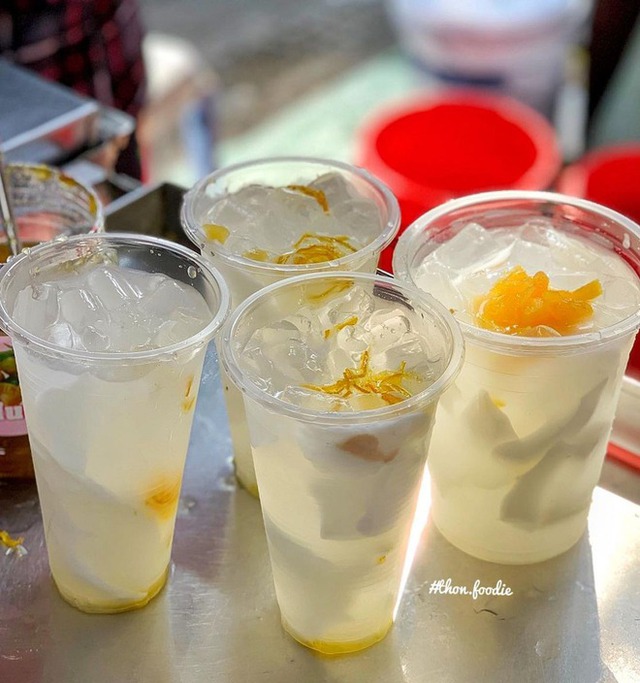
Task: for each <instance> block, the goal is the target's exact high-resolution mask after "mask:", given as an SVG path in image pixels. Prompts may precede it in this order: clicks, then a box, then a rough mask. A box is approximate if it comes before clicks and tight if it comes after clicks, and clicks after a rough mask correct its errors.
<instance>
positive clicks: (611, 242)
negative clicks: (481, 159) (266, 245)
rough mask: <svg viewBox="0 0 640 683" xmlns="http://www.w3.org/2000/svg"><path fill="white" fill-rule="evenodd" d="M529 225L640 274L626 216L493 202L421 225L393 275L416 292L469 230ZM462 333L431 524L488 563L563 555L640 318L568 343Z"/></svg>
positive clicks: (639, 246) (574, 202) (542, 203)
mask: <svg viewBox="0 0 640 683" xmlns="http://www.w3.org/2000/svg"><path fill="white" fill-rule="evenodd" d="M531 219H544V220H545V221H550V222H551V224H552V225H553V226H554V227H555V228H556V229H557V230H560V231H566V232H569V233H572V234H574V235H579V236H581V237H583V238H585V239H587V240H591V241H593V243H594V244H597V245H599V246H600V247H604V248H607V249H610V250H611V251H612V252H615V253H617V254H619V255H620V258H621V259H624V260H625V261H626V262H627V263H628V264H629V265H630V266H631V267H632V268H633V269H634V271H635V272H636V274H638V273H640V228H639V227H638V226H637V225H636V224H635V223H633V222H632V221H630V220H629V219H627V218H625V217H624V216H622V215H620V214H618V213H616V212H614V211H612V210H609V209H607V208H605V207H603V206H599V205H597V204H594V203H592V202H587V201H584V200H580V199H575V198H572V197H567V196H563V195H558V194H553V193H544V192H521V193H519V192H493V193H485V194H479V195H475V196H471V197H465V198H463V199H459V200H455V201H452V202H449V203H447V204H445V205H443V206H441V207H438V208H437V209H434V210H433V211H431V212H429V213H427V214H426V215H425V216H423V217H422V218H420V219H418V220H417V221H416V222H415V223H414V224H413V225H412V226H411V227H410V228H409V229H408V230H407V231H406V232H405V233H404V235H403V236H402V238H401V239H400V241H399V244H398V248H397V249H396V253H395V257H394V268H395V272H396V276H397V277H398V278H400V279H402V280H404V281H407V282H411V283H415V276H416V271H417V268H418V266H419V264H420V263H421V262H422V261H423V259H424V257H425V256H426V255H427V254H428V253H429V252H430V251H432V250H433V249H434V248H436V247H437V246H438V245H439V244H442V243H443V242H446V241H448V240H449V239H451V238H452V237H453V236H454V235H455V234H457V233H458V232H459V231H460V230H461V229H463V228H464V227H465V226H466V225H467V224H469V223H471V222H473V223H479V224H480V225H481V226H482V227H484V228H485V229H489V230H490V229H494V228H505V227H513V226H517V225H521V224H523V223H524V222H526V221H528V220H531ZM522 265H524V266H525V267H526V264H522ZM421 283H422V284H421V286H422V287H423V288H425V287H427V283H426V282H425V281H424V280H422V281H421ZM460 324H461V327H462V332H463V335H464V338H465V344H466V358H465V364H464V366H463V369H462V372H461V373H460V376H459V377H458V380H457V381H456V384H455V387H454V388H452V390H451V391H450V392H448V393H447V394H446V395H445V396H444V397H443V399H442V401H441V403H440V409H439V411H438V416H437V422H436V427H435V430H434V434H433V438H432V441H431V449H430V452H429V470H430V473H431V482H432V504H431V514H432V518H433V521H434V522H435V524H436V526H437V527H438V529H439V530H440V531H441V532H442V534H443V535H444V536H445V537H446V538H447V539H448V540H449V541H450V542H451V543H453V544H454V545H455V546H457V547H458V548H460V549H461V550H464V551H465V552H467V553H469V554H470V555H474V556H476V557H479V558H481V559H484V560H488V561H490V562H498V563H506V564H525V563H532V562H540V561H542V560H546V559H548V558H551V557H554V556H555V555H559V554H560V553H562V552H564V551H566V550H568V549H569V548H570V547H571V546H572V545H573V544H574V543H576V542H577V541H578V540H579V538H580V537H581V536H582V534H583V532H584V530H585V528H586V524H587V514H588V512H589V506H590V503H591V495H592V491H593V489H594V487H595V485H596V484H597V482H598V479H599V476H600V470H601V468H602V464H603V460H604V456H605V453H606V448H607V440H608V437H609V433H610V430H611V424H612V421H613V418H614V413H615V410H616V405H617V401H618V396H619V392H620V387H621V383H622V378H623V373H624V368H625V365H626V362H627V358H628V355H629V350H630V348H631V345H632V343H633V339H634V336H635V334H636V331H637V329H638V327H639V326H640V310H638V311H636V312H635V314H633V315H631V316H630V317H628V318H626V319H624V320H622V321H620V322H619V323H617V324H615V325H611V326H609V327H605V328H603V329H600V330H597V331H595V332H590V333H582V334H575V335H570V336H562V337H544V338H539V337H537V338H533V337H518V336H511V335H507V334H501V333H497V332H492V331H489V330H485V329H480V328H478V327H475V326H473V325H472V324H468V323H465V322H461V323H460ZM512 430H513V431H512ZM513 432H515V435H514V434H513Z"/></svg>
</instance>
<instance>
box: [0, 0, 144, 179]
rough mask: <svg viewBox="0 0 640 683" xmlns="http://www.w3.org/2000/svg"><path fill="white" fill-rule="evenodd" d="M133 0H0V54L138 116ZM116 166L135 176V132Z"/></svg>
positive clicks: (140, 71) (137, 25)
mask: <svg viewBox="0 0 640 683" xmlns="http://www.w3.org/2000/svg"><path fill="white" fill-rule="evenodd" d="M143 35H144V32H143V28H142V21H141V16H140V10H139V7H138V3H137V1H136V0H2V2H0V55H2V57H5V58H6V59H9V60H11V61H13V62H14V63H16V64H20V65H22V66H24V67H27V68H29V69H31V70H33V71H35V72H37V73H38V74H40V75H41V76H43V77H44V78H48V79H50V80H52V81H56V82H57V83H60V84H62V85H66V86H68V87H70V88H73V89H74V90H75V91H76V92H78V93H80V94H82V95H86V96H88V97H91V98H93V99H95V100H97V101H98V102H101V103H102V104H105V105H107V106H110V107H115V108H116V109H120V110H121V111H124V112H126V113H127V114H130V115H131V116H133V117H136V118H137V116H138V114H139V113H140V110H141V108H142V106H143V104H144V101H145V94H146V77H145V70H144V62H143V57H142V39H143ZM116 171H118V172H120V173H125V174H126V175H129V176H131V177H133V178H137V179H140V178H141V163H140V158H139V153H138V146H137V143H136V140H135V135H134V136H132V137H131V140H130V142H129V146H128V147H127V148H126V149H125V150H123V152H122V154H121V155H120V158H119V159H118V162H117V164H116Z"/></svg>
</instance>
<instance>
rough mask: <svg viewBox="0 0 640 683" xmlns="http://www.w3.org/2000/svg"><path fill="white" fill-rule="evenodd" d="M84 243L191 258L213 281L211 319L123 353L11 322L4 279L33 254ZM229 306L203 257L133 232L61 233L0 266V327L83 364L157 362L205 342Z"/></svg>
mask: <svg viewBox="0 0 640 683" xmlns="http://www.w3.org/2000/svg"><path fill="white" fill-rule="evenodd" d="M86 242H93V243H95V242H101V243H104V242H107V243H113V244H114V245H117V244H125V245H142V246H149V247H153V248H164V249H166V250H168V251H172V252H174V253H177V254H178V255H181V256H183V257H185V258H186V259H187V260H189V261H191V265H194V266H196V267H197V268H200V269H201V270H202V271H204V272H205V273H206V274H207V275H208V278H209V279H210V280H212V281H213V282H214V283H215V286H216V287H217V290H218V292H217V294H218V298H219V306H218V310H217V311H216V312H215V313H214V315H213V318H212V319H211V320H210V321H209V323H207V325H205V327H203V328H202V329H201V330H199V331H198V332H196V334H193V335H191V336H190V337H187V338H186V339H183V340H182V341H179V342H176V343H173V344H170V345H168V346H161V347H158V348H155V349H145V350H143V351H125V352H107V351H100V352H92V351H84V350H80V349H69V348H65V347H63V346H59V345H58V344H54V343H53V342H50V341H47V340H45V339H42V338H41V337H39V336H38V335H36V334H33V333H32V332H29V331H28V330H26V329H25V328H24V327H22V326H21V325H19V324H18V323H16V322H15V321H14V318H13V314H12V313H10V312H9V311H8V310H7V306H6V300H5V297H4V296H2V294H3V290H4V286H5V282H6V278H7V277H10V276H11V275H13V273H15V272H16V270H18V269H19V268H20V267H21V266H22V264H24V262H25V261H26V260H31V259H33V258H34V257H39V256H42V255H43V254H46V253H47V252H55V251H57V250H58V249H60V248H61V247H62V246H65V247H68V246H71V247H73V246H74V245H82V243H86ZM230 309H231V296H230V294H229V288H228V287H227V284H226V282H225V281H224V279H223V277H222V275H221V274H220V272H219V271H218V270H217V269H216V268H214V267H213V266H212V265H210V264H209V263H208V262H207V261H206V260H205V259H204V258H202V257H201V256H199V255H198V254H197V253H195V252H194V251H192V250H191V249H188V248H187V247H184V246H182V245H180V244H177V243H175V242H171V241H169V240H165V239H162V238H158V237H153V236H150V235H142V234H137V233H122V232H112V233H101V232H96V233H88V234H83V235H74V236H72V237H65V236H62V237H60V238H56V239H54V240H51V241H49V242H42V243H41V244H38V245H37V246H35V247H31V248H29V249H26V250H23V251H22V252H21V253H20V254H18V255H17V256H15V257H13V258H11V259H10V260H9V262H8V263H7V264H5V265H4V266H3V267H2V268H1V269H0V322H1V323H2V328H3V329H4V330H5V331H6V332H7V333H8V334H9V335H10V336H11V337H12V342H13V340H14V339H18V340H19V341H20V342H21V343H23V344H25V345H28V346H30V347H35V348H36V349H37V350H39V351H40V352H44V353H46V354H47V355H49V356H54V357H57V358H62V359H66V360H74V361H81V362H84V363H88V364H90V363H100V364H109V363H117V364H121V363H122V362H123V361H126V362H127V363H133V364H137V363H145V362H150V361H157V360H160V359H162V358H164V357H169V358H172V357H174V355H175V354H178V353H180V352H182V351H184V350H186V349H189V348H191V347H194V346H197V345H198V344H204V343H206V342H208V341H209V340H210V339H211V338H212V337H213V336H214V335H215V334H216V332H218V330H219V329H220V328H221V327H222V325H223V324H224V322H225V320H226V319H227V317H228V315H229V311H230Z"/></svg>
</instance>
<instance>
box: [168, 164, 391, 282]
mask: <svg viewBox="0 0 640 683" xmlns="http://www.w3.org/2000/svg"><path fill="white" fill-rule="evenodd" d="M270 164H312V165H321V166H325V167H326V168H327V170H330V169H334V170H339V171H347V172H349V173H352V174H354V175H356V176H358V177H360V178H361V179H362V180H364V181H365V182H367V183H368V184H369V185H371V186H372V187H373V188H375V190H376V191H377V192H378V193H379V194H380V195H381V196H382V199H383V201H384V204H385V207H386V208H387V212H388V217H387V221H386V224H385V225H384V227H383V229H382V231H381V232H380V234H379V235H378V236H377V237H376V239H374V240H373V241H371V242H369V243H368V244H366V245H365V246H364V247H362V248H361V249H358V250H357V251H355V252H353V253H352V254H346V255H345V256H342V257H340V258H338V259H333V260H331V261H323V262H321V263H299V264H279V263H262V262H260V261H254V260H253V259H250V258H246V257H244V256H241V255H239V254H233V253H231V252H226V251H225V250H224V247H223V248H222V249H220V248H217V249H216V256H217V257H219V258H220V259H221V260H223V261H224V262H225V263H227V264H228V265H231V266H235V267H236V268H237V267H241V268H243V269H245V270H249V271H254V272H260V273H277V272H281V273H286V274H291V275H296V274H298V273H309V272H316V271H319V270H326V269H327V268H339V269H344V270H347V269H348V268H349V266H350V265H351V263H352V262H353V261H356V260H359V259H360V258H362V257H363V256H367V255H370V254H373V253H375V252H376V251H377V252H382V250H383V249H384V248H385V247H387V246H388V245H389V244H391V242H392V241H393V239H394V238H395V236H396V235H397V234H398V231H399V230H400V206H399V204H398V200H397V199H396V197H395V196H394V194H393V193H392V192H391V190H390V189H389V188H388V187H387V186H386V185H385V184H384V183H383V182H382V181H380V180H378V178H376V177H375V176H373V175H372V174H371V173H369V172H368V171H367V170H365V169H364V168H361V167H359V166H354V165H352V164H348V163H345V162H342V161H335V160H333V159H323V158H320V157H305V156H276V157H264V158H260V159H252V160H249V161H243V162H240V163H237V164H232V165H230V166H225V167H223V168H220V169H218V170H217V171H214V172H213V173H210V174H209V175H207V176H205V177H204V178H202V179H201V180H199V181H198V182H197V183H196V184H195V185H194V186H193V187H192V188H191V189H190V190H189V191H188V192H187V193H186V194H185V196H184V198H183V200H182V207H181V211H180V221H181V223H182V229H183V231H184V233H185V234H186V236H187V237H188V238H189V240H191V242H193V244H194V245H195V246H196V247H198V249H201V250H204V249H206V248H207V246H208V244H210V242H209V241H208V240H206V239H205V238H204V234H203V231H202V227H201V225H200V223H199V221H198V220H196V217H195V215H194V210H193V203H194V202H195V200H196V198H197V197H198V196H199V195H201V194H202V193H203V192H204V191H205V190H206V187H207V186H208V185H209V184H210V183H212V182H216V181H217V180H219V179H220V178H224V177H225V176H228V175H230V174H232V173H235V172H236V171H242V170H243V169H246V168H252V167H259V166H267V165H270Z"/></svg>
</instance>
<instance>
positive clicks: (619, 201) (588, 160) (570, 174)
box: [556, 143, 640, 379]
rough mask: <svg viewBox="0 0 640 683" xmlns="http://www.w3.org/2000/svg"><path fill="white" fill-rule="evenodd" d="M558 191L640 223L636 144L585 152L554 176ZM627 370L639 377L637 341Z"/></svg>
mask: <svg viewBox="0 0 640 683" xmlns="http://www.w3.org/2000/svg"><path fill="white" fill-rule="evenodd" d="M556 187H557V189H558V191H559V192H563V193H564V194H570V195H574V196H576V197H584V198H585V199H590V200H591V201H593V202H597V203H598V204H604V205H605V206H608V207H609V208H611V209H615V210H616V211H619V212H620V213H622V214H624V215H625V216H628V217H629V218H631V219H632V220H634V221H636V223H640V193H639V192H638V188H639V187H640V144H637V143H635V144H634V143H627V144H620V145H610V146H607V147H600V148H598V149H595V150H593V151H592V152H589V153H588V154H585V155H584V156H583V157H582V158H580V159H579V160H578V161H576V162H575V163H573V164H571V165H569V166H567V167H566V168H565V169H564V170H563V171H562V173H561V174H560V176H559V178H558V182H557V184H556ZM627 372H628V373H629V374H630V375H633V376H634V377H636V379H640V341H639V340H638V339H636V343H635V344H634V346H633V349H631V355H630V357H629V364H628V366H627Z"/></svg>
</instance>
